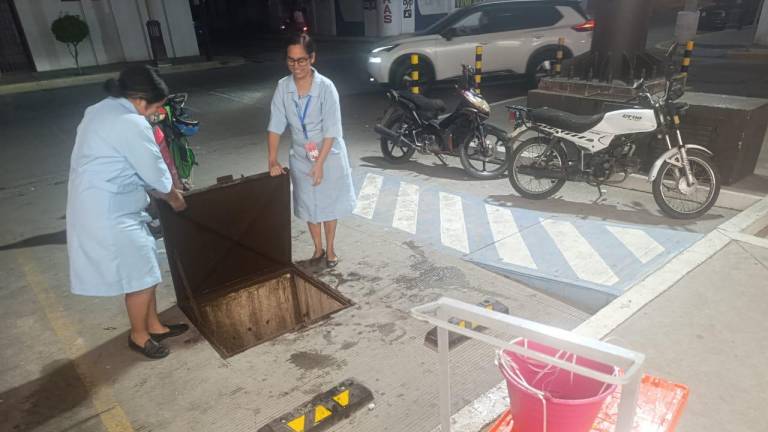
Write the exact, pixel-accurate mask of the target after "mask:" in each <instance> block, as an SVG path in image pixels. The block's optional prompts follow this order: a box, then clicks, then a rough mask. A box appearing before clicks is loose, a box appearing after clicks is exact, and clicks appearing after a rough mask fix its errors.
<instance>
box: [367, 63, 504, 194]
mask: <svg viewBox="0 0 768 432" xmlns="http://www.w3.org/2000/svg"><path fill="white" fill-rule="evenodd" d="M473 77H474V69H473V68H471V67H469V66H466V65H465V66H463V71H462V78H461V80H460V82H459V84H458V85H457V86H456V89H457V91H458V93H459V95H460V96H461V100H460V102H459V104H458V105H457V106H456V109H455V110H454V111H453V112H452V113H451V114H450V115H448V116H445V117H443V118H440V115H441V114H442V113H443V112H445V110H446V107H445V103H443V101H442V100H440V99H429V98H426V97H424V96H421V95H418V94H413V93H411V92H406V91H398V90H390V91H389V92H388V93H387V96H388V97H389V99H390V101H391V104H390V106H389V108H388V109H387V111H386V113H385V114H384V117H383V119H382V121H381V123H380V124H378V125H376V127H375V128H374V130H375V131H376V133H378V134H379V135H381V152H382V153H383V155H384V157H385V158H386V159H387V160H388V161H389V162H392V163H403V162H406V161H408V160H409V159H410V158H411V156H413V154H414V153H415V152H416V151H419V152H420V153H422V154H433V155H435V156H436V157H437V158H438V159H440V161H441V162H442V163H443V164H444V165H448V164H447V163H446V162H445V159H443V155H450V156H458V157H459V159H460V160H461V166H462V167H463V168H464V170H465V171H466V172H467V173H468V174H469V175H470V176H472V177H475V178H480V179H489V178H497V177H500V176H502V175H504V173H505V172H506V171H507V167H508V166H509V153H510V151H509V147H508V145H509V139H508V137H507V133H506V131H504V130H503V129H501V128H499V127H497V126H494V125H492V124H490V123H487V121H488V118H489V116H490V114H491V107H490V105H489V104H488V102H486V101H485V99H484V98H483V97H482V95H480V92H479V91H478V90H477V89H476V87H475V85H474V79H473Z"/></svg>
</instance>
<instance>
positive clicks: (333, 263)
mask: <svg viewBox="0 0 768 432" xmlns="http://www.w3.org/2000/svg"><path fill="white" fill-rule="evenodd" d="M325 265H326V266H327V267H328V268H331V269H332V268H336V266H337V265H339V257H338V256H336V258H335V259H326V260H325Z"/></svg>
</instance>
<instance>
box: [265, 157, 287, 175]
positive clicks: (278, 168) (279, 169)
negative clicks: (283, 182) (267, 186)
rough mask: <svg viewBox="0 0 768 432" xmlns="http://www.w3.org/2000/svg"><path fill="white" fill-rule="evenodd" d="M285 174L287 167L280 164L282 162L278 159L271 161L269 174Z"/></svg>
mask: <svg viewBox="0 0 768 432" xmlns="http://www.w3.org/2000/svg"><path fill="white" fill-rule="evenodd" d="M283 174H285V168H283V166H282V165H280V162H278V161H270V162H269V175H271V176H272V177H277V176H279V175H283Z"/></svg>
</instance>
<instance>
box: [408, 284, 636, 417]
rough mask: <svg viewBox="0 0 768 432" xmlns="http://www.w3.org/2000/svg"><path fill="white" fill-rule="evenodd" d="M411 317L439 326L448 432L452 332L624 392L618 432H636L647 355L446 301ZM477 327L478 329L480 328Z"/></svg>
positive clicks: (415, 310)
mask: <svg viewBox="0 0 768 432" xmlns="http://www.w3.org/2000/svg"><path fill="white" fill-rule="evenodd" d="M411 314H412V315H413V316H414V317H415V318H416V319H419V320H421V321H426V322H429V323H431V324H433V325H435V326H437V352H438V357H439V365H440V372H439V380H440V426H441V431H442V432H451V381H450V359H449V346H448V333H449V332H453V333H458V334H461V335H464V336H466V337H469V338H472V339H475V340H478V341H481V342H484V343H486V344H488V345H491V346H494V347H496V348H498V349H502V350H508V351H512V352H515V353H517V354H520V355H522V356H526V357H530V358H533V359H535V360H538V361H541V362H544V363H547V364H550V365H553V366H556V367H559V368H562V369H564V370H567V371H571V372H574V373H577V374H579V375H583V376H586V377H589V378H593V379H595V380H598V381H601V382H604V383H608V384H615V385H620V386H622V391H621V400H620V402H619V413H618V420H617V424H616V432H630V430H631V429H632V425H633V422H634V417H635V407H636V404H637V395H638V389H639V386H640V379H641V378H642V373H641V368H642V364H643V361H644V360H645V355H644V354H641V353H638V352H635V351H631V350H628V349H625V348H622V347H619V346H616V345H612V344H609V343H606V342H603V341H601V340H598V339H592V338H587V337H584V336H580V335H577V334H575V333H573V332H570V331H567V330H563V329H559V328H556V327H551V326H548V325H544V324H541V323H537V322H533V321H528V320H525V319H522V318H518V317H514V316H510V315H506V314H503V313H499V312H494V311H491V310H487V309H484V308H482V307H478V306H475V305H470V304H467V303H464V302H461V301H458V300H454V299H450V298H445V297H443V298H441V299H440V300H438V301H436V302H432V303H428V304H425V305H422V306H418V307H415V308H413V309H411ZM451 318H458V319H460V320H464V321H467V322H471V323H473V324H475V325H477V326H482V327H485V328H487V329H488V330H490V331H494V332H501V333H505V334H512V335H515V337H518V338H526V339H528V340H530V341H534V342H537V343H539V344H543V345H546V346H549V347H551V348H555V349H559V350H563V351H566V352H568V353H572V354H575V355H577V356H582V357H584V358H588V359H591V360H594V361H598V362H601V363H604V364H607V365H611V366H615V367H618V368H619V369H620V370H621V371H622V373H620V374H618V375H612V374H606V373H603V372H599V371H596V370H593V369H589V368H586V367H583V366H580V365H578V364H575V363H572V362H568V361H564V360H562V359H559V358H555V357H550V356H548V355H546V354H543V353H540V352H538V351H534V350H531V349H528V348H526V347H525V346H522V345H517V344H515V343H513V342H509V341H505V340H501V339H499V338H497V337H494V336H491V335H488V334H483V333H480V332H478V331H475V330H473V329H472V328H467V327H459V326H457V325H456V324H453V323H451V322H450V321H449V320H450V319H451ZM454 322H455V321H454ZM471 327H473V328H475V326H471Z"/></svg>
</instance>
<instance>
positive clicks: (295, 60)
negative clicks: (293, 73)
mask: <svg viewBox="0 0 768 432" xmlns="http://www.w3.org/2000/svg"><path fill="white" fill-rule="evenodd" d="M286 60H287V61H288V65H289V66H295V65H299V66H306V65H307V64H309V57H302V58H293V57H288V58H287V59H286Z"/></svg>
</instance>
